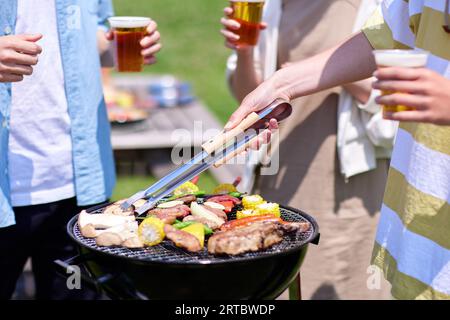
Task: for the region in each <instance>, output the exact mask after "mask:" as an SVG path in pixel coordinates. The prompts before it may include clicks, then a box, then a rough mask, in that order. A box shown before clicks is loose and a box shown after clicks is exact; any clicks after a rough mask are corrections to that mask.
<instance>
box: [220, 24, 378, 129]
mask: <svg viewBox="0 0 450 320" xmlns="http://www.w3.org/2000/svg"><path fill="white" fill-rule="evenodd" d="M372 50H373V49H372V46H371V44H370V42H369V40H368V39H367V38H366V36H365V35H364V34H363V33H362V32H359V33H357V34H355V35H353V36H351V37H350V38H348V39H347V40H345V41H344V42H342V43H341V44H339V45H337V46H335V47H333V48H331V49H329V50H327V51H325V52H323V53H320V54H318V55H316V56H313V57H311V58H308V59H305V60H302V61H300V62H296V63H293V64H291V65H289V66H288V67H286V68H282V69H280V70H278V71H277V72H276V73H275V74H274V75H273V76H272V77H271V78H269V79H268V80H266V81H265V82H263V83H262V84H261V85H260V86H259V87H258V88H257V89H255V90H254V91H253V92H251V93H250V94H249V95H248V96H247V97H246V98H245V99H244V100H243V101H242V103H241V106H240V107H239V108H238V109H237V110H236V111H235V112H234V113H233V115H232V116H231V118H230V120H229V123H228V124H227V125H226V129H230V128H233V127H235V126H236V125H237V124H239V123H240V122H241V121H242V119H243V118H244V117H245V116H247V115H248V114H249V113H251V112H253V111H259V110H261V109H263V108H265V107H266V106H268V105H269V104H270V103H272V102H273V101H274V100H275V99H278V98H281V99H284V100H287V101H291V100H292V99H294V98H298V97H301V96H305V95H309V94H313V93H316V92H319V91H322V90H325V89H328V88H332V87H335V86H338V85H342V84H345V83H351V82H355V81H358V80H361V79H365V78H369V77H370V76H371V75H372V73H373V71H374V70H375V69H376V65H375V60H374V58H373V56H372Z"/></svg>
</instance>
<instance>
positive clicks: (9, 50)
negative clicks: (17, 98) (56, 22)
mask: <svg viewBox="0 0 450 320" xmlns="http://www.w3.org/2000/svg"><path fill="white" fill-rule="evenodd" d="M41 38H42V35H40V34H35V35H26V34H23V35H12V36H0V83H1V82H18V81H22V80H23V77H24V76H28V75H31V74H32V73H33V67H32V66H34V65H36V64H37V63H38V55H39V54H40V53H41V52H42V48H41V47H40V46H39V45H38V44H36V42H37V41H39V40H40V39H41Z"/></svg>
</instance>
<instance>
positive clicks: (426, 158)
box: [391, 128, 450, 237]
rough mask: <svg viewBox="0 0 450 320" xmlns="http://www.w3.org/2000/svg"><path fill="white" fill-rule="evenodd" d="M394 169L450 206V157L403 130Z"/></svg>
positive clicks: (393, 156) (417, 187) (397, 146)
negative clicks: (418, 140) (428, 146)
mask: <svg viewBox="0 0 450 320" xmlns="http://www.w3.org/2000/svg"><path fill="white" fill-rule="evenodd" d="M391 166H392V167H393V168H395V169H396V170H398V171H400V173H402V174H403V175H404V176H405V178H406V180H407V181H408V183H409V184H410V185H412V186H413V187H414V188H416V189H418V190H420V191H421V192H423V193H426V194H429V195H432V196H434V197H436V198H439V199H442V200H444V201H447V202H448V203H450V156H449V155H446V154H444V153H441V152H438V151H435V150H431V149H429V148H427V147H426V146H424V145H422V144H420V143H418V142H416V141H415V140H414V139H413V137H412V136H411V134H410V133H409V132H407V131H405V130H403V129H401V128H400V129H399V130H398V132H397V138H396V143H395V148H394V152H393V154H392V160H391ZM449 237H450V230H449Z"/></svg>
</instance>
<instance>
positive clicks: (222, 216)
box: [203, 206, 228, 221]
mask: <svg viewBox="0 0 450 320" xmlns="http://www.w3.org/2000/svg"><path fill="white" fill-rule="evenodd" d="M203 208H205V209H206V210H208V211H209V212H211V213H214V214H215V215H216V216H218V217H219V218H220V219H223V220H224V221H227V220H228V216H227V214H226V213H225V212H224V211H223V210H220V209H216V208H211V207H208V206H203Z"/></svg>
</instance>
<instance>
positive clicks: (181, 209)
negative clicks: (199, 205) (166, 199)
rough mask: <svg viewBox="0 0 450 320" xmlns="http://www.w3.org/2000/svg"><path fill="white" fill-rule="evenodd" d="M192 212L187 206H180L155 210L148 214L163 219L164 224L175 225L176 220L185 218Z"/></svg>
mask: <svg viewBox="0 0 450 320" xmlns="http://www.w3.org/2000/svg"><path fill="white" fill-rule="evenodd" d="M190 212H191V209H189V207H188V206H187V205H184V204H180V205H178V206H175V207H172V208H155V209H153V210H150V211H149V212H148V213H147V216H150V215H153V216H156V217H157V218H159V219H161V220H162V221H163V222H164V223H167V224H173V223H174V222H175V220H176V219H178V218H184V217H186V216H187V215H189V213H190Z"/></svg>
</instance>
